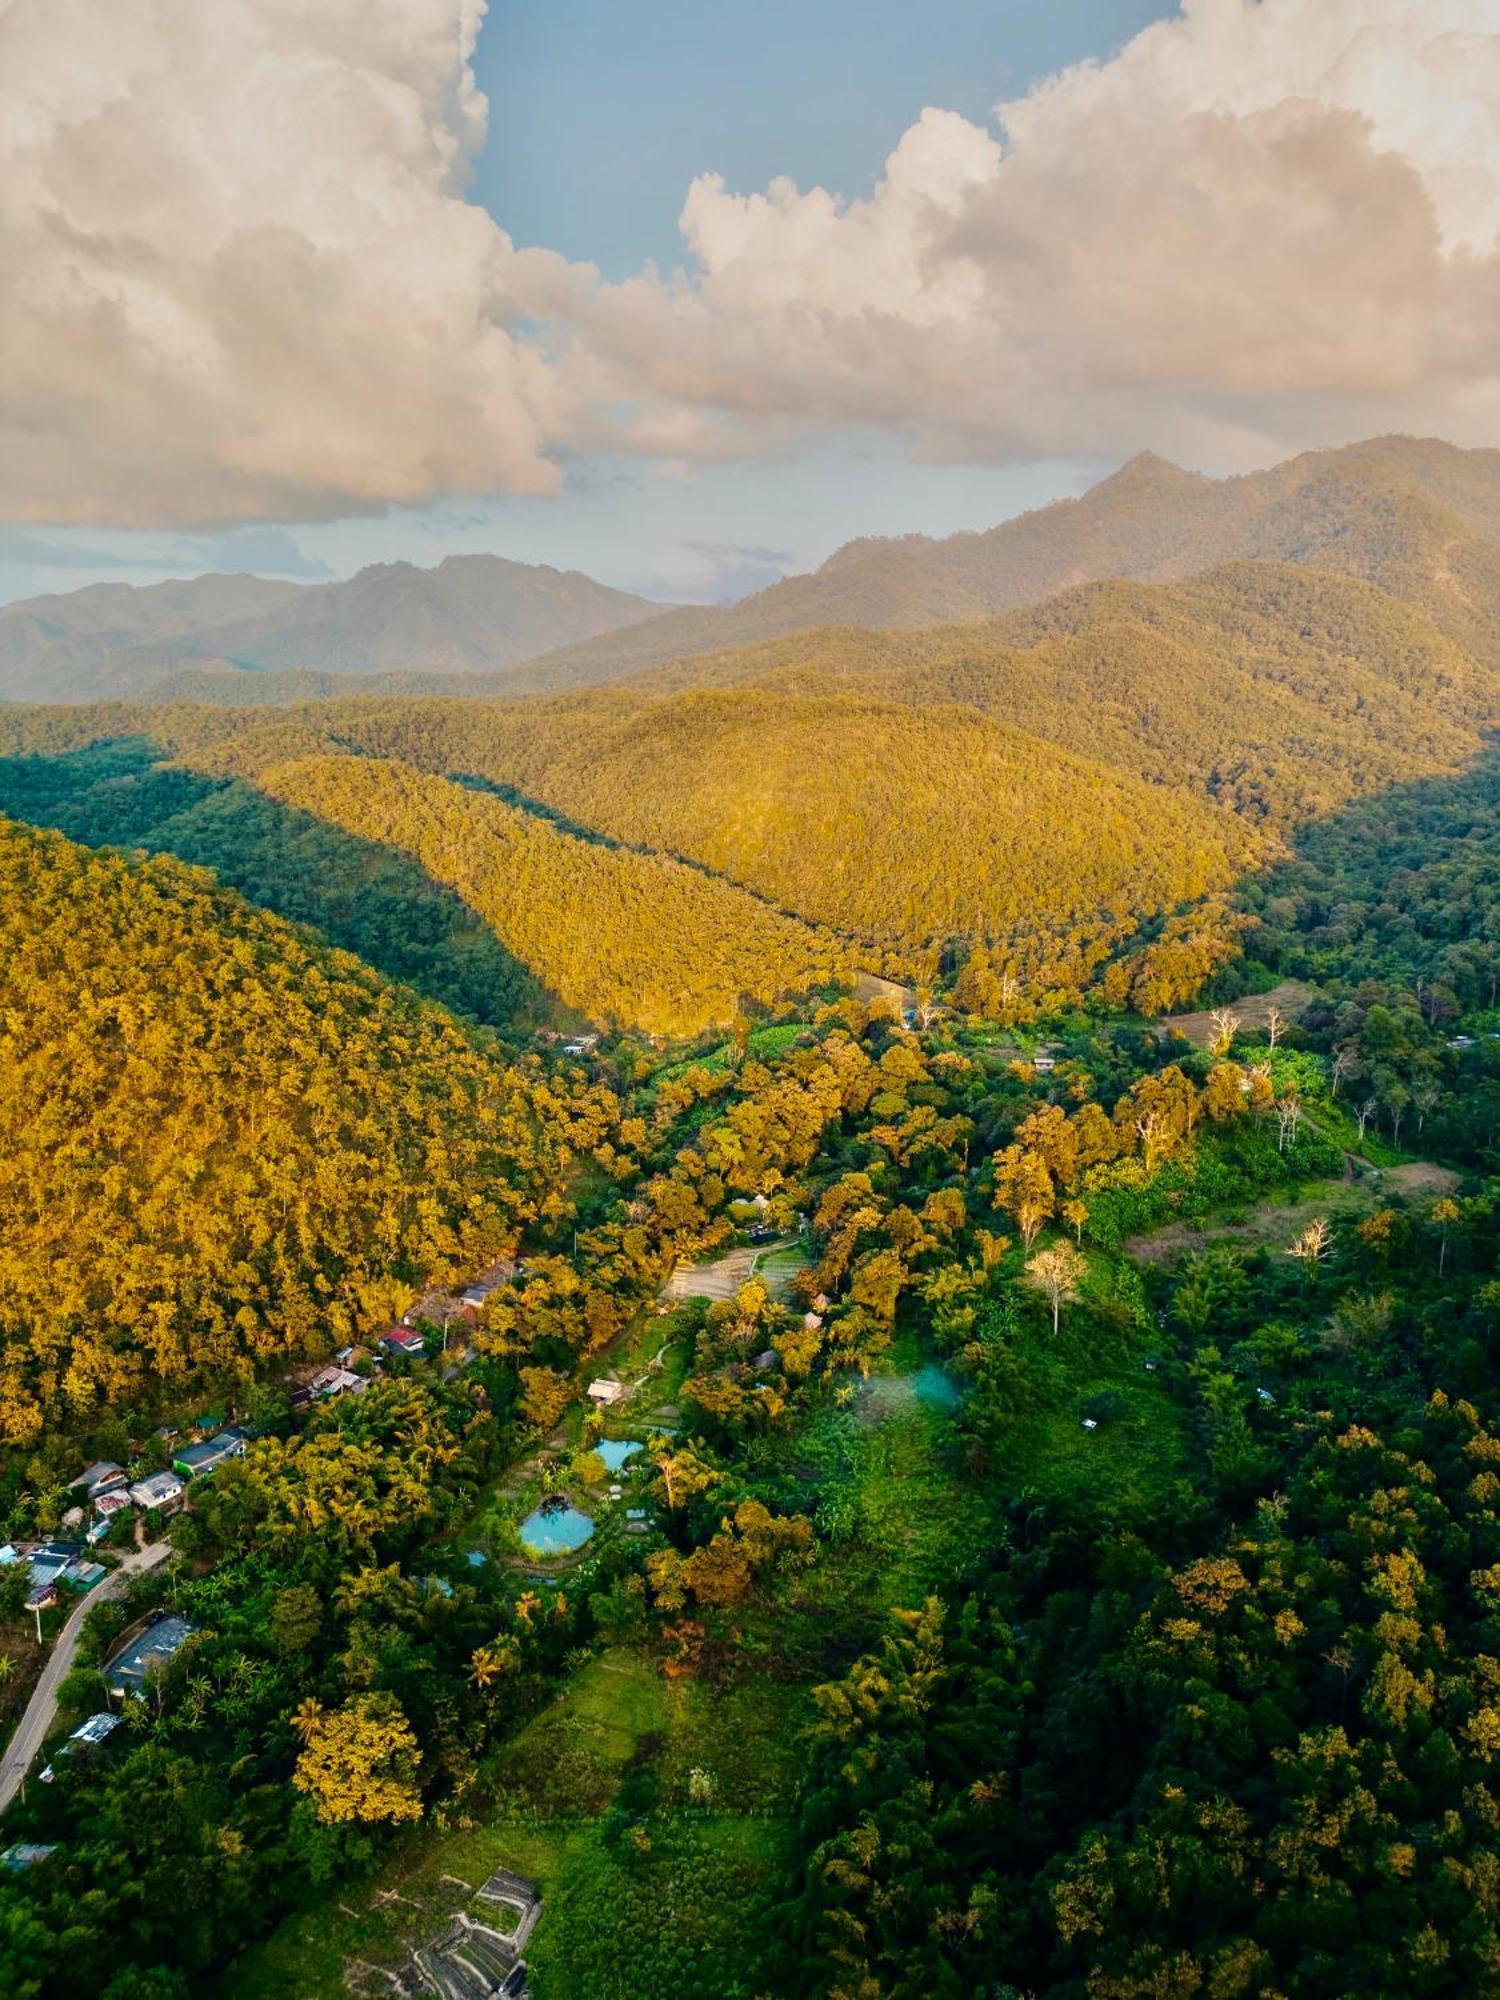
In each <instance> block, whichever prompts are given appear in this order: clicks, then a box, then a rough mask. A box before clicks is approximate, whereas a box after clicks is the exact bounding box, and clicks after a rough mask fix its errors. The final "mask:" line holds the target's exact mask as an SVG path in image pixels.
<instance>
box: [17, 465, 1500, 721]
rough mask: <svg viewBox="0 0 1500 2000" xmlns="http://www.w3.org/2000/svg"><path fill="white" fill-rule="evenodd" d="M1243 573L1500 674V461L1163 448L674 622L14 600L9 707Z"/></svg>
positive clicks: (168, 600)
mask: <svg viewBox="0 0 1500 2000" xmlns="http://www.w3.org/2000/svg"><path fill="white" fill-rule="evenodd" d="M1242 561H1256V562H1276V563H1292V564H1297V565H1299V566H1304V567H1312V568H1316V569H1319V570H1329V571H1334V572H1337V573H1338V574H1340V575H1343V576H1346V577H1350V578H1354V579H1357V580H1360V581H1362V582H1366V583H1373V584H1376V585H1379V586H1380V587H1381V588H1382V589H1384V590H1386V591H1389V592H1392V593H1393V594H1395V595H1397V596H1399V597H1402V598H1404V599H1405V600H1406V602H1407V603H1408V604H1410V605H1413V606H1416V607H1418V608H1419V609H1420V610H1422V611H1423V612H1424V613H1425V614H1426V616H1427V617H1428V618H1430V619H1431V620H1432V621H1433V623H1434V624H1435V625H1436V626H1437V628H1438V629H1439V630H1440V631H1441V632H1443V633H1445V634H1446V635H1447V636H1448V637H1450V638H1451V639H1453V640H1455V641H1456V642H1457V643H1459V644H1461V645H1463V646H1464V647H1465V648H1466V650H1467V651H1469V652H1470V653H1471V654H1473V655H1474V656H1475V657H1477V658H1482V659H1484V660H1487V661H1490V662H1494V663H1497V664H1500V610H1497V609H1496V607H1497V606H1500V452H1494V451H1464V450H1460V449H1459V448H1457V447H1455V446H1452V445H1447V444H1443V443H1439V442H1436V441H1432V440H1424V439H1414V438H1401V437H1389V438H1376V439H1372V440H1370V441H1368V442H1366V443H1363V444H1357V445H1351V446H1348V447H1345V448H1343V449H1340V450H1334V451H1322V452H1310V453H1306V454H1304V455H1303V456H1301V457H1299V458H1294V459H1291V460H1289V461H1287V463H1285V464H1283V465H1279V466H1276V467H1273V468H1272V469H1271V470H1269V471H1266V472H1259V473H1252V474H1248V475H1246V476H1244V477H1241V478H1234V479H1223V480H1216V479H1210V478H1207V477H1205V476H1204V475H1202V474H1200V473H1194V472H1185V471H1183V470H1181V469H1180V468H1178V467H1176V466H1172V465H1168V464H1167V463H1166V462H1165V461H1164V460H1162V459H1159V458H1156V457H1154V456H1152V455H1151V454H1149V453H1148V454H1145V455H1143V456H1141V457H1138V458H1135V459H1132V460H1131V461H1130V462H1129V464H1127V465H1125V466H1123V467H1122V468H1121V469H1120V470H1119V471H1118V472H1116V473H1114V474H1112V475H1111V476H1110V477H1109V478H1107V479H1104V480H1101V481H1100V482H1099V484H1098V485H1096V486H1094V487H1092V488H1091V489H1090V490H1089V491H1088V492H1087V493H1085V494H1083V495H1082V496H1081V497H1080V498H1078V499H1076V500H1063V501H1058V502H1056V503H1055V504H1054V505H1052V506H1050V507H1045V508H1041V509H1039V510H1038V511H1036V512H1034V513H1029V514H1023V515H1020V516H1018V517H1017V518H1016V519H1014V520H1010V521H1005V522H1002V523H1001V524H1000V526H998V527H996V528H991V529H989V530H987V531H986V532H983V533H974V534H961V535H953V536H949V537H947V538H946V539H943V540H936V541H935V540H931V539H929V538H928V537H926V536H922V535H909V536H902V537H899V538H896V539H890V540H864V541H856V542H850V543H848V544H846V545H845V546H844V547H843V548H841V549H839V550H838V551H837V552H836V553H835V554H834V555H832V556H831V557H830V558H829V559H828V561H827V562H826V563H824V564H823V565H822V567H821V568H819V569H817V570H815V571H813V572H811V573H810V574H808V575H805V576H795V577H789V578H787V579H785V580H784V581H782V582H780V583H776V584H772V585H770V586H769V587H768V588H767V589H765V590H761V591H757V592H756V593H755V594H754V595H752V596H750V597H746V598H743V599H741V600H740V602H738V603H736V604H731V605H709V606H682V607H677V608H673V609H668V610H665V611H664V610H663V609H662V608H661V607H660V606H659V605H656V604H653V603H651V602H650V601H649V600H647V599H645V598H641V597H637V596H633V595H631V594H630V593H629V592H625V591H618V590H612V589H610V588H608V587H607V586H605V585H603V584H599V583H596V582H594V581H593V580H592V579H591V578H588V577H586V576H583V575H581V574H579V573H578V572H576V571H558V570H554V569H550V568H546V567H536V566H532V565H528V564H523V563H512V562H508V561H506V560H504V559H503V558H501V557H499V556H491V555H473V556H450V557H449V558H448V559H447V560H446V561H445V562H443V563H440V564H439V565H438V566H437V567H436V568H434V569H430V570H426V569H417V568H415V567H414V566H413V565H411V564H409V563H390V564H380V565H377V566H375V567H373V568H371V569H367V570H362V571H361V572H360V573H359V574H358V575H357V576H355V577H352V578H350V579H349V580H348V581H347V582H344V583H327V584H315V585H298V584H290V583H284V582H276V581H270V580H265V579H259V578H254V577H243V576H236V577H228V576H207V577H201V578H199V579H197V580H196V581H195V582H192V583H182V584H179V583H169V584H155V585H150V586H147V587H145V588H137V587H133V586H130V585H96V586H93V587H92V588H90V589H88V590H82V591H77V592H74V593H71V594H69V595H66V596H58V597H50V598H34V599H30V600H27V601H25V602H22V603H18V604H13V605H10V606H9V607H7V608H6V609H5V610H3V611H0V697H4V698H6V699H8V700H12V701H25V700H32V701H80V700H99V699H112V698H121V699H130V698H132V697H135V696H138V695H141V694H143V693H149V695H150V696H151V698H153V699H194V700H211V701H216V702H223V701H229V702H232V703H238V702H247V703H251V704H255V703H260V702H266V701H270V702H286V701H297V700H310V699H318V698H321V697H323V696H326V695H329V694H333V693H344V692H350V691H353V689H354V688H355V687H356V686H358V687H359V688H360V689H361V691H367V692H391V693H398V692H411V691H416V690H418V689H423V688H430V689H431V690H432V691H433V692H444V693H476V694H477V693H482V694H489V695H494V694H505V695H525V694H532V693H544V692H549V691H557V690H562V689H566V688H569V687H576V686H582V685H586V684H589V683H595V682H600V681H607V680H614V679H618V678H621V677H623V676H628V675H632V674H636V673H639V672H641V671H642V670H644V669H649V668H653V667H657V666H661V665H664V664H666V663H668V662H672V661H676V660H680V659H684V658H694V659H696V658H698V657H700V656H702V655H705V654H711V653H720V652H724V651H727V650H729V649H732V648H739V647H743V646H747V645H755V644H759V643H762V642H765V641H769V640H776V639H781V638H785V637H787V636H788V635H790V634H793V633H798V632H805V631H808V630H810V629H813V628H824V627H830V626H844V627H849V626H854V627H861V628H867V629H875V630H883V631H893V630H894V631H903V630H916V629H920V628H924V627H930V626H934V625H940V624H954V623H959V622H971V621H975V620H980V619H990V618H993V617H995V616H996V615H997V614H1000V613H1005V612H1010V611H1014V610H1017V609H1018V608H1020V607H1022V606H1026V605H1032V604H1036V603H1039V602H1041V601H1043V600H1046V599H1048V598H1052V597H1056V596H1057V595H1058V594H1059V593H1063V592H1067V591H1069V590H1071V589H1074V588H1076V587H1077V586H1079V585H1083V584H1088V583H1094V582H1101V581H1105V580H1111V579H1132V580H1139V581H1142V582H1170V581H1175V580H1180V579H1184V578H1188V577H1192V576H1195V575H1198V574H1200V573H1202V572H1203V571H1205V570H1208V569H1210V568H1213V567H1215V566H1218V565H1222V564H1225V563H1231V562H1242ZM476 677H477V679H476Z"/></svg>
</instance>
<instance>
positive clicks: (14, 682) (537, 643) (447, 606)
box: [0, 555, 662, 701]
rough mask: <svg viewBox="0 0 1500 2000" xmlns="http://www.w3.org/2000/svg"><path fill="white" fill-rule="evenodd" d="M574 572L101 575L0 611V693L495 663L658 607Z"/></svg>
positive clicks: (474, 668)
mask: <svg viewBox="0 0 1500 2000" xmlns="http://www.w3.org/2000/svg"><path fill="white" fill-rule="evenodd" d="M661 608H662V607H661V606H660V605H659V604H654V603H652V602H651V601H650V600H649V599H647V598H644V597H636V596H634V595H632V594H631V593H630V592H629V591H623V590H613V589H611V588H610V587H609V586H608V585H606V584H602V583H596V582H595V581H594V579H593V578H592V577H588V576H584V575H582V574H581V573H580V572H579V571H577V570H557V569H552V568H550V567H548V566H547V565H545V564H541V565H538V564H531V563H517V562H509V561H507V560H506V559H505V558H504V557H502V556H495V555H462V556H449V557H447V558H446V559H445V560H444V561H443V562H441V563H439V564H437V566H436V567H435V568H432V569H419V568H418V567H417V566H416V565H415V564H413V563H407V562H397V563H377V564H375V565H373V566H372V567H370V568H368V569H363V570H361V571H360V572H359V573H358V575H356V576H353V577H351V578H349V579H348V581H347V582H343V583H321V584H295V583H278V582H272V581H269V580H267V579H265V578H261V577H241V576H236V577H229V576H203V577H198V578H196V579H194V580H193V581H192V582H190V583H162V584H151V585H147V586H145V587H137V586H134V585H130V584H101V585H95V586H92V587H91V588H90V589H87V590H81V591H75V592H72V593H70V594H68V595H66V596H58V597H44V598H30V599H26V600H24V601H22V602H21V603H18V604H11V605H7V606H6V607H4V608H3V609H0V697H3V698H5V699H7V700H11V701H97V700H109V699H128V698H130V697H131V696H133V695H136V694H139V693H141V692H142V691H143V690H144V689H146V688H148V687H150V686H152V685H153V684H154V683H156V682H159V681H162V680H163V679H168V678H171V677H174V676H179V675H186V676H189V677H190V679H191V680H192V681H193V682H194V683H200V682H205V681H207V680H209V679H215V680H217V681H219V682H220V683H221V684H222V685H223V686H224V688H225V689H226V690H227V691H233V690H234V689H236V688H237V687H238V686H239V685H240V683H241V679H242V677H243V679H244V682H245V684H246V685H247V686H253V679H252V677H253V676H256V675H259V674H262V673H278V674H282V673H285V674H292V675H294V676H298V677H301V676H308V677H311V678H312V682H313V685H314V686H318V685H319V684H320V682H321V680H322V677H325V676H332V677H342V676H345V675H349V674H361V675H370V674H379V673H386V672H389V673H397V674H401V675H403V676H406V675H410V676H413V677H416V676H425V675H428V674H443V675H468V674H477V673H496V672H503V671H505V670H506V669H508V668H510V667H513V666H515V665H517V664H518V663H519V662H521V661H522V660H526V659H529V658H531V657H533V656H535V655H536V654H539V653H544V652H547V651H550V650H553V649H555V648H557V647H559V646H566V645H570V644H574V643H576V642H579V641H587V640H589V639H592V638H595V637H597V636H598V635H600V634H602V633H606V632H609V631H612V630H615V629H617V628H619V627H621V626H624V625H628V624H633V623H636V622H638V621H639V620H642V619H647V618H655V617H658V616H660V614H661Z"/></svg>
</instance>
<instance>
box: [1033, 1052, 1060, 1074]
mask: <svg viewBox="0 0 1500 2000" xmlns="http://www.w3.org/2000/svg"><path fill="white" fill-rule="evenodd" d="M1031 1067H1032V1068H1033V1069H1034V1070H1035V1071H1036V1073H1037V1075H1038V1076H1050V1075H1051V1074H1052V1072H1053V1070H1055V1069H1056V1068H1057V1057H1056V1056H1033V1057H1032V1059H1031Z"/></svg>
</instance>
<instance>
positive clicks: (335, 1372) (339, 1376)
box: [307, 1362, 369, 1402]
mask: <svg viewBox="0 0 1500 2000" xmlns="http://www.w3.org/2000/svg"><path fill="white" fill-rule="evenodd" d="M307 1386H308V1389H309V1390H310V1392H311V1394H312V1397H313V1400H314V1401H315V1402H322V1401H324V1400H325V1399H326V1398H328V1397H330V1396H357V1395H358V1394H359V1393H360V1391H361V1390H362V1389H364V1388H367V1387H368V1386H369V1385H368V1384H367V1383H366V1381H365V1378H364V1376H363V1375H356V1374H355V1372H354V1370H353V1369H352V1368H344V1367H341V1366H340V1365H339V1364H338V1363H337V1362H330V1364H329V1365H328V1367H326V1368H320V1369H319V1370H318V1372H317V1374H316V1375H314V1376H313V1378H312V1380H311V1381H310V1382H309V1383H308V1385H307Z"/></svg>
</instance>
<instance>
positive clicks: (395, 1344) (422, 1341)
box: [380, 1326, 427, 1360]
mask: <svg viewBox="0 0 1500 2000" xmlns="http://www.w3.org/2000/svg"><path fill="white" fill-rule="evenodd" d="M380 1345H381V1346H382V1347H383V1348H384V1349H385V1351H386V1353H387V1354H404V1355H405V1356H406V1357H407V1359H408V1360H420V1358H421V1357H422V1355H423V1354H424V1353H425V1352H426V1349H427V1336H426V1334H425V1333H423V1332H422V1331H421V1330H420V1329H419V1328H418V1327H414V1326H388V1327H387V1328H386V1330H385V1332H384V1333H383V1334H381V1336H380Z"/></svg>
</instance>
